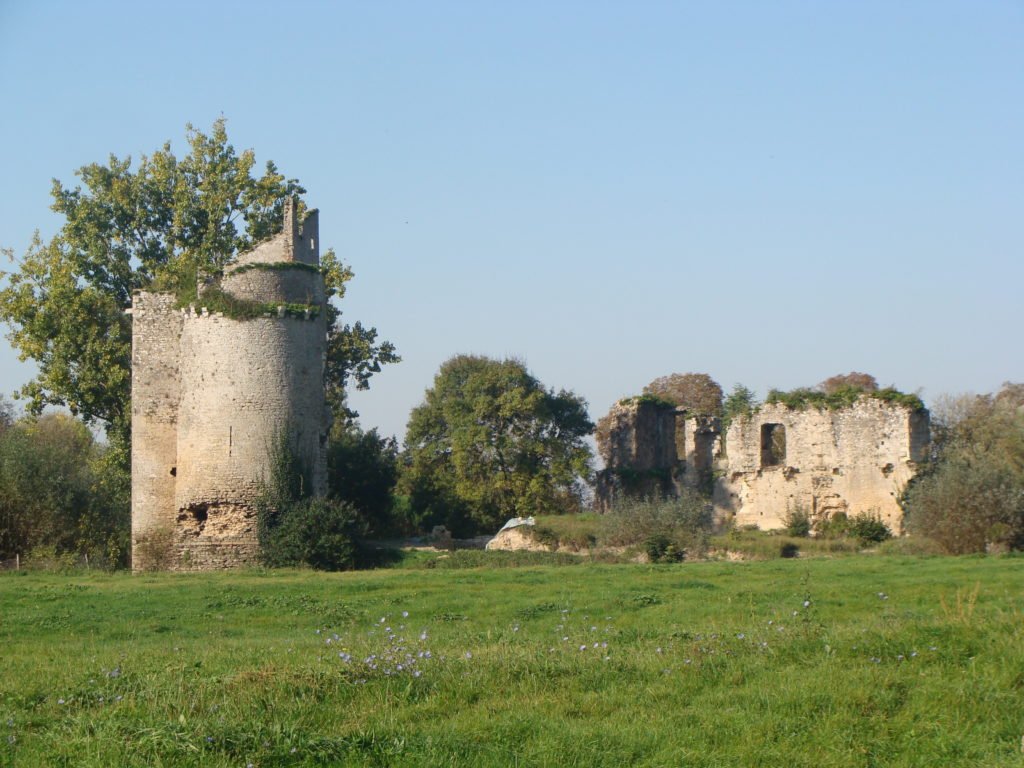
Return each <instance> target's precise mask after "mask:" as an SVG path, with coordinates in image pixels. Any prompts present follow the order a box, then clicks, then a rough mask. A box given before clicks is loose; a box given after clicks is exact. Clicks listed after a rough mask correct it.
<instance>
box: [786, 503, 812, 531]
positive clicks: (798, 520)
mask: <svg viewBox="0 0 1024 768" xmlns="http://www.w3.org/2000/svg"><path fill="white" fill-rule="evenodd" d="M782 522H783V524H785V526H786V535H787V536H792V537H794V538H797V539H802V538H806V537H807V536H810V535H811V518H810V517H809V516H808V514H807V512H805V511H804V510H803V509H800V508H799V507H798V508H796V509H792V510H790V511H789V512H788V513H787V514H786V516H785V517H784V518H783V519H782Z"/></svg>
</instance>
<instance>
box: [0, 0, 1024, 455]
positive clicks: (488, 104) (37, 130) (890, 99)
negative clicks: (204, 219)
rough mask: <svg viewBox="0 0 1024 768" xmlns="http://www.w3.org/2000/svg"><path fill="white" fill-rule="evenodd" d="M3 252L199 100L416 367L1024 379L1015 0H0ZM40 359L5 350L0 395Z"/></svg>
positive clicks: (387, 406) (52, 225) (587, 391)
mask: <svg viewBox="0 0 1024 768" xmlns="http://www.w3.org/2000/svg"><path fill="white" fill-rule="evenodd" d="M0 105H2V108H3V112H4V119H3V120H0V148H2V149H0V152H2V156H3V164H2V169H3V184H2V188H0V195H2V200H0V246H4V247H11V248H14V249H15V251H16V252H19V253H20V252H22V251H23V250H24V248H25V246H26V245H27V244H28V241H29V239H30V237H31V235H32V232H33V230H34V229H36V228H39V229H41V230H42V232H43V234H44V235H51V234H53V233H54V232H55V231H56V229H57V227H58V226H59V221H58V219H57V218H56V217H55V215H54V214H52V213H51V212H50V211H49V209H48V205H49V189H50V179H51V178H52V177H57V178H60V179H61V180H63V181H65V182H72V181H73V180H74V176H73V171H74V169H76V168H78V167H79V166H81V165H83V164H86V163H89V162H94V161H103V160H105V159H106V157H107V156H108V154H109V153H111V152H113V153H115V154H118V155H122V156H123V155H132V156H133V157H137V156H138V155H139V154H141V153H148V152H151V151H152V150H153V149H155V148H157V147H158V146H160V145H161V144H162V143H163V142H164V141H166V140H168V139H169V140H171V141H172V142H173V145H174V146H175V148H177V149H178V150H179V151H182V152H183V151H184V146H185V143H184V126H185V123H186V122H191V123H193V124H195V125H196V126H199V127H203V128H209V126H210V124H211V123H212V122H213V121H214V120H215V119H216V118H217V117H219V116H220V115H224V116H225V117H227V119H228V133H229V136H230V138H231V141H232V143H233V144H234V145H235V147H236V148H238V149H243V148H253V149H255V150H256V153H257V158H258V160H259V161H261V162H262V161H264V160H267V159H273V160H274V161H275V162H276V163H277V164H278V165H279V167H280V168H281V169H282V171H283V172H284V173H286V174H288V175H289V176H293V177H297V178H299V179H300V180H301V181H302V183H303V184H304V185H305V186H306V187H307V189H308V190H309V192H308V195H307V200H308V201H309V203H310V204H311V205H313V206H315V207H318V208H320V210H321V239H322V242H323V243H324V244H325V245H331V246H333V247H334V248H335V249H336V250H337V251H338V252H339V253H340V254H341V255H342V256H343V257H344V259H345V260H347V261H348V262H349V263H350V264H351V265H352V266H353V268H354V270H355V272H356V278H355V280H354V281H353V282H352V283H351V284H350V290H349V294H348V296H347V297H346V299H345V300H344V311H345V314H346V317H347V318H349V319H350V320H356V319H359V320H361V321H363V322H364V323H366V324H369V325H374V326H376V327H377V328H378V329H379V330H380V332H381V335H382V337H383V338H387V339H390V340H392V341H394V342H395V343H396V344H397V346H398V348H399V351H400V352H401V354H402V355H403V356H404V358H405V362H403V363H402V364H400V365H397V366H392V367H390V368H388V369H386V370H385V371H384V372H383V373H382V374H380V375H379V376H378V377H376V378H375V379H374V381H373V386H372V389H371V391H370V392H369V393H366V394H356V395H355V396H354V397H353V400H352V401H353V404H354V406H355V407H356V408H357V409H358V410H359V411H360V412H361V413H362V422H363V424H364V426H366V427H371V426H379V427H380V428H381V430H382V431H383V432H384V433H385V434H398V435H399V436H401V435H402V434H403V433H404V428H405V422H406V419H407V417H408V413H409V410H410V408H412V407H413V406H414V405H416V404H417V403H419V402H420V401H421V399H422V396H423V391H424V389H425V388H426V387H428V386H430V384H431V381H432V378H433V375H434V373H435V372H436V370H437V368H438V366H439V365H440V364H441V362H443V361H444V360H445V359H447V358H448V357H450V356H451V355H453V354H456V353H460V352H473V353H479V354H487V355H491V356H494V357H504V356H516V357H519V358H521V359H523V360H525V361H526V362H527V364H528V365H529V366H530V368H531V370H532V371H533V372H534V373H535V374H536V375H537V376H538V377H539V378H540V379H541V380H542V381H543V382H544V383H545V384H547V385H549V386H553V387H556V388H567V389H572V390H574V391H576V392H577V393H579V394H581V395H583V396H584V397H586V398H587V400H588V401H589V403H590V410H591V415H592V416H593V417H595V418H596V417H597V416H599V415H601V414H603V413H604V412H605V411H606V410H607V408H608V407H609V405H610V404H611V403H612V402H613V401H614V400H616V399H617V398H620V397H623V396H625V395H629V394H633V393H636V392H638V391H639V390H640V389H641V388H642V387H643V385H644V384H646V383H647V382H648V381H650V380H651V379H653V378H655V377H657V376H659V375H663V374H667V373H671V372H673V371H676V372H687V371H698V372H707V373H710V374H711V375H712V376H713V377H714V378H716V379H717V380H718V381H720V382H721V383H722V384H723V386H725V387H726V388H729V387H730V386H731V385H732V384H733V383H734V382H743V383H745V384H747V385H748V386H750V387H752V388H754V389H755V390H758V391H759V392H760V393H761V394H764V392H765V391H766V390H767V389H768V388H769V387H773V386H774V387H781V388H791V387H795V386H800V385H811V384H814V383H816V382H818V381H821V380H822V379H824V378H826V377H828V376H830V375H832V374H836V373H840V372H846V371H850V370H858V371H866V372H869V373H872V374H874V375H875V376H876V377H877V378H878V379H879V381H880V382H881V383H882V384H890V383H891V384H895V385H896V386H898V387H900V388H901V389H904V390H908V391H914V390H918V389H923V394H924V396H925V399H926V400H927V399H928V398H929V397H934V396H935V395H936V394H938V393H942V392H959V391H964V390H974V391H991V390H994V389H996V388H998V386H999V384H1000V383H1001V382H1002V381H1004V380H1007V379H1011V380H1022V379H1024V356H1022V354H1021V350H1022V346H1024V345H1022V322H1021V321H1022V308H1024V307H1022V304H1024V302H1022V287H1024V258H1022V257H1024V252H1022V251H1024V249H1022V246H1024V3H1022V2H1021V1H1020V0H970V1H969V0H963V1H962V2H942V1H941V0H927V1H926V2H913V1H912V0H901V2H891V0H885V1H884V2H882V1H879V2H870V1H869V2H853V1H852V0H851V1H850V2H842V1H838V0H837V1H836V2H828V3H822V2H819V1H818V0H807V1H806V2H790V1H786V0H780V1H778V2H760V1H758V2H706V1H705V2H653V1H651V2H624V1H623V2H600V1H595V0H588V1H587V2H559V1H557V0H547V1H546V2H532V1H529V0H516V2H475V1H474V2H471V1H470V0H466V1H465V2H442V1H441V0H431V2H422V1H417V2H399V1H394V2H334V3H328V2H324V3H303V2H293V3H287V4H286V3H281V2H273V3H268V2H258V1H253V2H244V3H243V2H237V3H210V2H202V3H198V2H177V3H159V4H158V3H144V2H47V1H45V0H42V1H40V0H32V1H31V2H29V0H0ZM31 375H32V369H31V368H30V367H29V366H26V365H22V364H18V363H17V362H16V355H15V354H14V352H13V351H11V350H10V349H9V347H8V346H7V345H6V343H5V342H0V392H6V393H10V392H11V391H13V390H14V389H16V388H17V387H18V386H20V385H21V384H22V383H24V381H25V380H27V379H28V378H29V377H30V376H31Z"/></svg>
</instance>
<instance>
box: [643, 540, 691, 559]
mask: <svg viewBox="0 0 1024 768" xmlns="http://www.w3.org/2000/svg"><path fill="white" fill-rule="evenodd" d="M643 549H644V552H645V553H646V554H647V559H648V560H649V561H650V562H652V563H681V562H682V561H683V560H684V559H685V558H686V552H685V551H684V550H681V549H678V548H677V547H676V545H675V544H674V543H673V541H672V539H670V538H669V537H668V536H666V535H665V534H663V533H657V534H655V535H654V536H651V537H649V538H648V539H647V540H646V541H645V542H644V543H643Z"/></svg>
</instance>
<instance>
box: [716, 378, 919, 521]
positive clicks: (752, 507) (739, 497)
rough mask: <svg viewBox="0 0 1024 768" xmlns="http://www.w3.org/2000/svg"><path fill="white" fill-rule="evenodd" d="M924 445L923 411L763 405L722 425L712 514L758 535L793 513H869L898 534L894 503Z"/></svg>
mask: <svg viewBox="0 0 1024 768" xmlns="http://www.w3.org/2000/svg"><path fill="white" fill-rule="evenodd" d="M928 439H929V429H928V415H927V412H924V411H914V410H913V409H911V408H909V407H908V406H905V405H901V404H894V403H887V402H885V401H882V400H879V399H876V398H872V397H866V396H865V397H861V398H860V399H859V400H857V401H856V402H855V403H854V404H853V405H852V406H849V407H846V408H839V409H835V410H828V409H817V408H813V407H808V408H803V409H790V408H787V407H786V406H784V405H782V404H769V405H763V406H761V407H760V408H759V409H758V410H757V411H756V412H755V413H754V414H753V415H751V416H740V417H737V418H736V419H735V420H734V421H733V422H732V424H731V425H730V427H729V430H728V433H727V435H726V440H725V450H726V455H727V460H726V463H725V465H724V472H723V476H722V477H721V478H720V479H719V480H718V481H717V483H716V487H715V495H714V500H715V506H716V511H717V512H718V513H719V515H720V516H726V517H728V516H731V517H732V518H733V519H734V520H735V522H736V524H738V525H756V526H757V527H759V528H765V529H770V528H781V527H783V525H784V520H785V518H786V516H787V515H788V514H789V513H790V512H794V511H802V512H805V513H806V514H807V515H808V516H809V517H810V518H811V519H812V520H814V521H816V520H820V519H827V518H830V517H832V516H833V515H836V514H838V513H843V514H846V515H848V516H852V515H857V514H870V515H874V516H878V517H879V518H880V519H881V520H882V521H884V522H885V523H886V525H888V526H889V527H890V528H891V529H892V530H893V531H894V532H897V533H898V532H900V531H901V530H902V510H901V509H900V506H899V503H898V498H899V496H900V494H901V493H902V491H903V489H904V488H905V487H906V484H907V482H908V481H909V480H910V478H911V477H912V476H913V475H914V473H915V471H916V468H917V464H918V462H920V461H922V460H923V458H924V452H925V450H926V449H927V445H928Z"/></svg>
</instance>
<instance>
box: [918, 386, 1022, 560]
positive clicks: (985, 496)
mask: <svg viewBox="0 0 1024 768" xmlns="http://www.w3.org/2000/svg"><path fill="white" fill-rule="evenodd" d="M948 405H954V407H946V408H944V409H940V413H939V418H938V419H937V424H936V430H935V450H934V452H933V456H932V459H931V461H930V462H929V465H928V466H927V467H926V468H925V471H924V472H923V473H922V474H920V475H918V476H917V477H915V478H914V480H913V481H912V482H911V484H910V486H909V487H908V488H907V491H906V492H905V493H904V495H903V508H904V511H905V513H906V520H907V522H906V525H907V528H908V530H910V532H911V533H914V534H917V535H920V536H923V537H926V538H930V539H932V540H934V541H935V542H936V543H937V544H938V545H939V546H941V547H942V549H943V550H944V551H945V552H947V553H949V554H965V553H968V552H984V551H986V550H989V549H992V550H1000V549H1024V385H1022V384H1013V383H1010V382H1007V383H1006V384H1004V385H1003V390H1002V391H1001V392H999V393H997V394H995V395H984V396H981V397H963V398H958V400H957V401H956V402H955V404H952V403H947V406H948Z"/></svg>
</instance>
